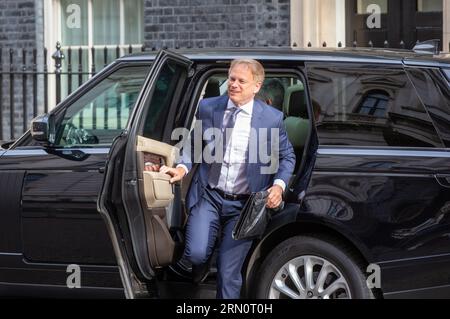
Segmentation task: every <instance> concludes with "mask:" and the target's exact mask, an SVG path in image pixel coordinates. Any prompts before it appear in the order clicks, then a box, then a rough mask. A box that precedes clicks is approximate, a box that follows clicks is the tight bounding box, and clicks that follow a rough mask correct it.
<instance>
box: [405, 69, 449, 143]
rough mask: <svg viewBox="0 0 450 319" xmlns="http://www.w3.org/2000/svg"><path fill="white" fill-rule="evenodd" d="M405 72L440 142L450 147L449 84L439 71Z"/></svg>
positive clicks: (417, 70) (414, 70)
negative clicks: (425, 109)
mask: <svg viewBox="0 0 450 319" xmlns="http://www.w3.org/2000/svg"><path fill="white" fill-rule="evenodd" d="M407 71H408V73H409V75H410V78H411V80H412V82H413V83H414V86H415V87H416V89H417V92H418V93H419V95H420V98H421V99H422V102H423V103H424V105H425V107H426V108H427V111H428V113H429V114H430V116H431V118H432V120H433V122H434V125H435V126H436V128H437V130H438V132H439V134H440V136H441V138H442V140H443V141H444V143H445V145H446V146H447V147H450V86H449V84H448V83H447V81H446V79H445V78H444V77H443V76H442V74H441V72H440V70H439V69H424V68H421V69H412V68H409V69H407ZM449 75H450V74H449Z"/></svg>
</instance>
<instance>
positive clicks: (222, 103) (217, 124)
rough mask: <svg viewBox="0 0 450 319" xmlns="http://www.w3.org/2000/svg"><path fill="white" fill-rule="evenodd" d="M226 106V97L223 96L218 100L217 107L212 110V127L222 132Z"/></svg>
mask: <svg viewBox="0 0 450 319" xmlns="http://www.w3.org/2000/svg"><path fill="white" fill-rule="evenodd" d="M227 105H228V97H227V96H224V97H223V98H221V99H220V100H219V103H218V105H217V107H216V108H215V110H214V119H213V127H214V128H218V129H220V130H222V127H223V116H224V114H225V110H226V109H227Z"/></svg>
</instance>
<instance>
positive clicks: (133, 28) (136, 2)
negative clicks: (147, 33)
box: [123, 0, 144, 44]
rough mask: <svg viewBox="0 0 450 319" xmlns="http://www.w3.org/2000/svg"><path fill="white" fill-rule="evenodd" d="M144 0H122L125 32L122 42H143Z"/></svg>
mask: <svg viewBox="0 0 450 319" xmlns="http://www.w3.org/2000/svg"><path fill="white" fill-rule="evenodd" d="M143 5H144V1H142V0H126V1H124V10H125V12H124V19H125V21H124V24H125V28H124V29H125V34H124V41H125V43H123V44H142V43H143V42H144V35H143V30H144V23H143V20H144V18H143V17H144V8H143Z"/></svg>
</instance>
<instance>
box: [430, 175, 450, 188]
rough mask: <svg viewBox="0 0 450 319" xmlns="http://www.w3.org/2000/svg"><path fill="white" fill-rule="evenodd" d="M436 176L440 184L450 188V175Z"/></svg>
mask: <svg viewBox="0 0 450 319" xmlns="http://www.w3.org/2000/svg"><path fill="white" fill-rule="evenodd" d="M434 178H435V179H436V181H437V182H438V184H439V185H441V186H442V187H445V188H450V175H440V174H438V175H434Z"/></svg>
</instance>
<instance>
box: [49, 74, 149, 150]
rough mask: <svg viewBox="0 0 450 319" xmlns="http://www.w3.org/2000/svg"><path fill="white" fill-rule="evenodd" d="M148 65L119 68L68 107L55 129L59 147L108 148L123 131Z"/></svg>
mask: <svg viewBox="0 0 450 319" xmlns="http://www.w3.org/2000/svg"><path fill="white" fill-rule="evenodd" d="M148 71H149V66H129V67H123V68H121V69H118V70H117V71H115V72H114V73H112V74H111V75H109V76H108V77H106V78H105V79H104V80H102V81H101V82H100V83H98V84H97V85H95V86H94V87H93V88H92V89H91V90H89V91H88V92H87V93H86V94H84V95H83V96H82V97H81V98H79V99H78V100H77V101H76V102H75V103H73V104H72V105H70V106H69V107H68V108H67V110H66V112H65V115H64V118H63V119H62V122H61V124H60V125H59V127H57V137H56V145H57V146H59V147H68V148H70V147H92V146H101V147H109V146H110V145H111V143H112V141H113V139H114V138H115V137H116V136H118V135H119V134H120V132H121V131H122V130H123V129H124V128H125V126H126V124H127V122H128V117H129V115H130V112H131V110H132V108H133V107H134V105H135V103H136V100H137V97H138V95H139V92H140V90H141V88H142V85H143V83H144V80H145V77H146V75H147V73H148Z"/></svg>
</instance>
